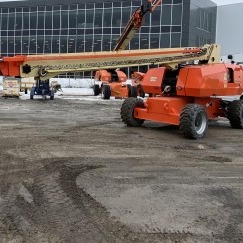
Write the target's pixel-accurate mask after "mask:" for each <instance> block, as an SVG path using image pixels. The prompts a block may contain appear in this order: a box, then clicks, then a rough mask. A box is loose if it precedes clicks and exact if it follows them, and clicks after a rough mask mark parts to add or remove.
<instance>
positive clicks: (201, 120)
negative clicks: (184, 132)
mask: <svg viewBox="0 0 243 243" xmlns="http://www.w3.org/2000/svg"><path fill="white" fill-rule="evenodd" d="M206 126H207V117H206V114H205V113H204V112H203V111H201V112H199V113H198V114H197V116H196V119H195V130H196V132H197V134H202V133H203V132H204V131H205V129H206Z"/></svg>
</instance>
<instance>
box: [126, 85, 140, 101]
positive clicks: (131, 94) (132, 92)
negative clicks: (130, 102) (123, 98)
mask: <svg viewBox="0 0 243 243" xmlns="http://www.w3.org/2000/svg"><path fill="white" fill-rule="evenodd" d="M127 88H128V97H134V98H137V96H138V91H137V87H135V86H132V85H130V84H128V85H127Z"/></svg>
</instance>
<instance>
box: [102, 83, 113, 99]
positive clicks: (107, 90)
mask: <svg viewBox="0 0 243 243" xmlns="http://www.w3.org/2000/svg"><path fill="white" fill-rule="evenodd" d="M110 97H111V88H110V86H109V85H103V87H102V98H103V99H104V100H109V99H110Z"/></svg>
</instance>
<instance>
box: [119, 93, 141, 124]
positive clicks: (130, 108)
mask: <svg viewBox="0 0 243 243" xmlns="http://www.w3.org/2000/svg"><path fill="white" fill-rule="evenodd" d="M136 107H141V108H144V103H143V100H142V99H137V98H134V97H130V98H127V99H126V100H124V102H123V104H122V107H121V119H122V121H123V122H124V123H125V124H126V125H127V126H129V127H138V126H141V125H142V124H143V123H144V120H142V119H136V118H134V115H133V113H134V109H135V108H136Z"/></svg>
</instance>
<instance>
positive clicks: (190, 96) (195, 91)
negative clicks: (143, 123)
mask: <svg viewBox="0 0 243 243" xmlns="http://www.w3.org/2000/svg"><path fill="white" fill-rule="evenodd" d="M142 86H143V90H144V92H145V93H148V94H149V95H150V97H148V98H147V100H146V101H145V102H144V107H136V108H135V109H134V118H137V119H144V120H151V121H156V122H162V123H168V124H174V125H179V119H180V114H181V111H182V109H183V108H184V107H185V105H186V104H188V103H197V104H200V105H203V106H204V107H206V110H207V115H208V118H209V119H213V118H217V117H219V116H220V117H225V116H226V114H225V111H224V109H221V99H222V97H220V96H235V95H241V94H242V93H243V68H242V66H240V65H231V64H229V65H227V64H224V63H219V64H206V65H190V66H185V67H181V68H179V69H178V70H175V71H172V70H167V69H166V68H165V67H161V68H153V69H150V70H148V72H147V73H146V74H145V75H144V78H143V81H142Z"/></svg>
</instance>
